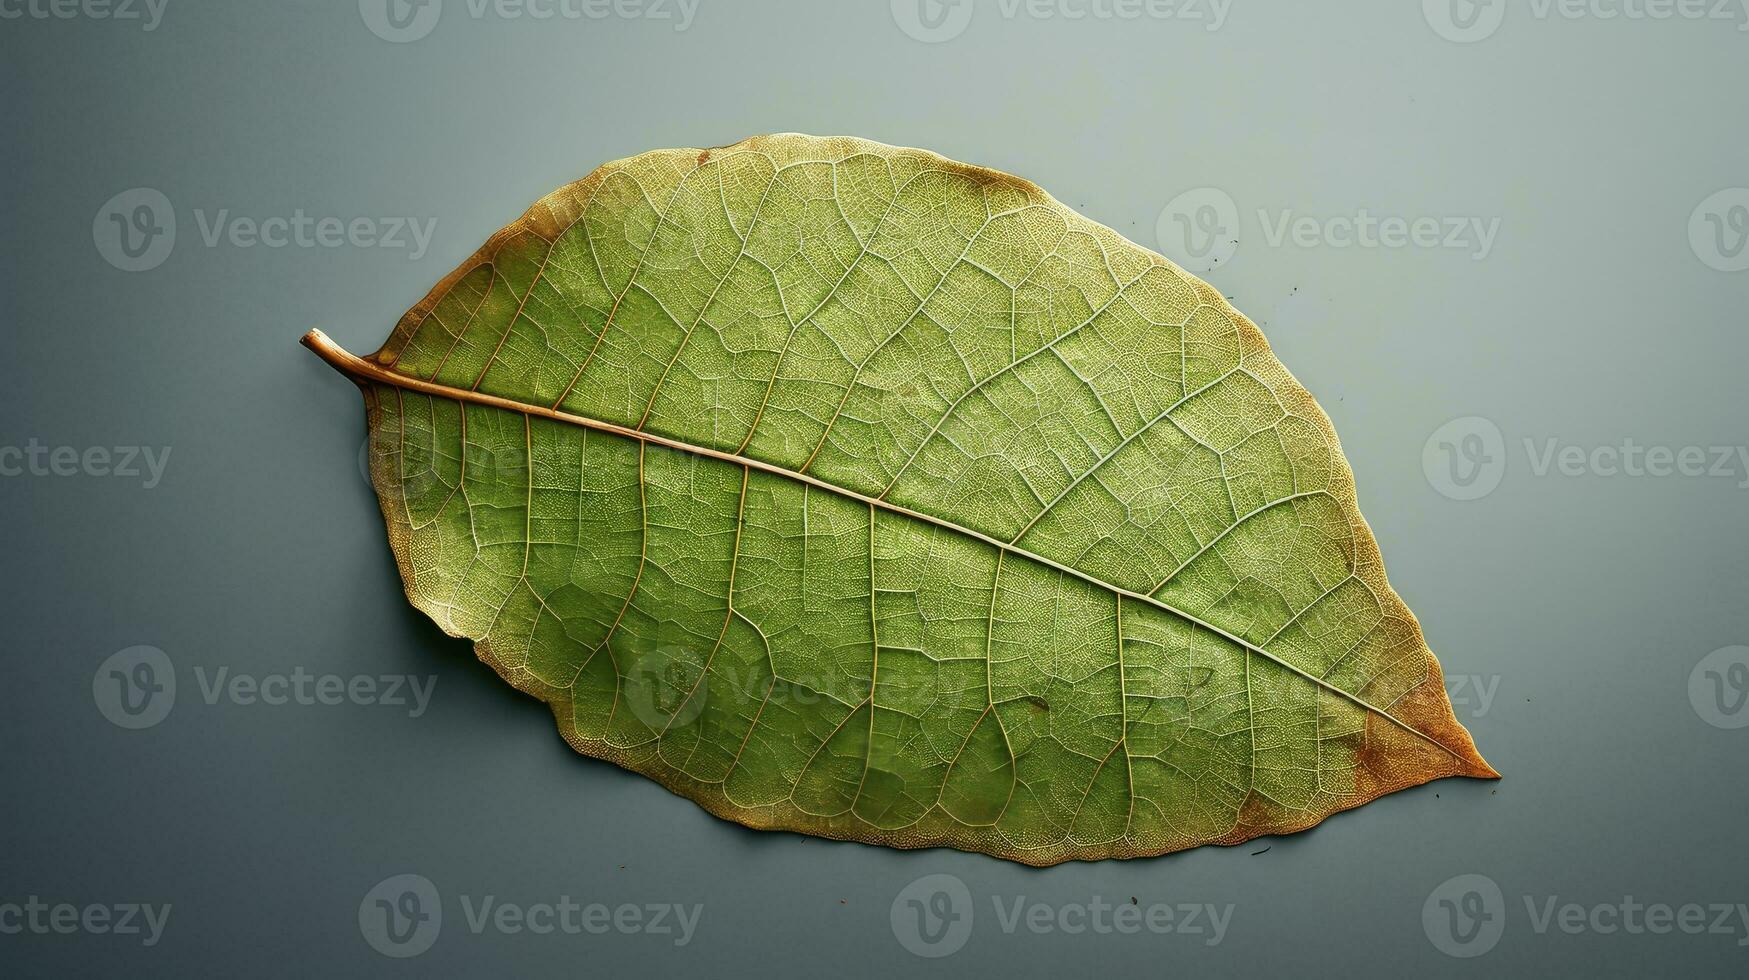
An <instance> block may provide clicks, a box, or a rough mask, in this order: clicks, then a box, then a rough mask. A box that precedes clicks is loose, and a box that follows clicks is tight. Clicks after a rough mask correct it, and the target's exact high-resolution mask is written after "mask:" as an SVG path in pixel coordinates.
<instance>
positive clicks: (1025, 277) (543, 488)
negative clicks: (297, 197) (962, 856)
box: [306, 135, 1495, 864]
mask: <svg viewBox="0 0 1749 980" xmlns="http://www.w3.org/2000/svg"><path fill="white" fill-rule="evenodd" d="M306 343H308V344H309V345H310V346H312V347H313V348H315V349H316V350H317V352H318V353H320V354H321V355H322V356H323V357H324V358H326V359H327V360H329V361H330V362H331V363H333V364H334V365H335V366H336V367H339V368H340V369H342V370H343V371H345V372H346V373H347V374H348V375H350V376H351V377H352V378H353V379H354V380H355V381H357V382H358V384H359V385H360V387H362V388H363V390H364V393H365V401H366V404H367V408H368V414H369V421H370V433H371V476H372V480H373V482H374V483H375V486H376V489H377V494H378V497H379V499H380V502H381V504H382V510H383V516H384V518H385V520H386V522H387V526H388V531H389V541H390V543H391V545H392V546H393V549H394V553H395V557H396V559H397V561H398V562H399V564H400V568H401V575H402V578H403V580H404V583H405V586H406V591H407V596H408V598H409V599H410V600H411V601H412V603H413V604H414V605H415V606H416V607H418V608H419V609H421V610H423V611H424V612H425V613H426V614H427V615H429V616H431V618H432V619H433V620H435V621H436V622H437V624H438V625H439V626H441V627H442V628H443V629H444V630H445V631H446V632H448V633H450V634H453V635H455V636H465V637H467V638H469V639H471V640H473V641H474V642H475V644H476V650H477V651H478V654H479V656H480V658H481V659H482V660H484V661H485V662H486V663H488V664H490V665H491V666H492V667H494V668H495V669H496V670H497V671H498V672H499V673H500V674H501V675H502V676H503V677H504V678H505V679H506V680H508V681H510V682H511V683H512V684H514V685H515V686H517V687H518V688H520V689H522V690H524V691H527V692H529V693H531V694H533V695H535V696H536V697H539V698H541V699H543V700H545V701H546V702H548V703H549V704H550V705H551V706H552V709H553V713H554V715H555V716H556V717H557V719H558V724H559V730H560V732H561V733H562V734H563V735H564V737H565V739H566V740H567V741H568V742H570V744H571V745H572V746H573V747H575V748H576V749H577V751H579V752H582V753H584V754H586V755H590V756H595V757H597V758H601V759H608V760H611V761H613V762H616V763H618V764H620V765H622V766H625V767H627V768H629V769H632V770H635V771H637V772H641V773H643V774H645V775H647V776H649V777H650V778H652V779H655V780H656V781H658V782H660V783H661V784H662V785H664V786H667V787H668V788H670V789H672V790H673V791H674V792H676V793H679V794H681V795H683V796H686V797H689V798H691V799H693V800H694V801H696V802H697V803H698V804H699V805H701V806H703V807H704V808H705V809H707V810H709V811H710V812H711V813H714V814H717V815H718V816H721V817H725V818H727V819H731V820H735V821H738V822H740V823H743V824H746V825H748V826H752V827H760V828H768V829H781V830H795V831H801V832H804V833H810V834H817V835H820V836H825V837H835V838H844V839H850V840H859V841H866V842H870V843H879V844H887V845H892V846H897V847H924V846H933V845H948V846H952V847H959V848H965V849H968V850H977V851H983V852H986V853H989V854H994V855H997V856H999V857H1004V858H1009V859H1013V860H1017V861H1024V862H1027V863H1030V864H1051V863H1055V862H1058V861H1063V860H1068V859H1095V858H1106V857H1132V856H1137V855H1150V854H1160V853H1164V852H1167V851H1174V850H1179V849H1182V848H1187V847H1193V846H1196V845H1199V844H1206V843H1224V844H1232V843H1237V842H1240V841H1244V840H1248V839H1250V838H1252V837H1255V836H1257V835H1259V834H1270V833H1286V832H1290V831H1295V830H1299V829H1302V828H1305V827H1309V826H1311V825H1313V824H1315V823H1317V822H1319V821H1320V820H1322V819H1323V818H1324V817H1325V816H1327V815H1329V814H1331V813H1333V812H1336V811H1338V810H1343V809H1346V808H1349V807H1354V806H1358V805H1360V804H1362V803H1365V802H1367V801H1369V800H1372V799H1374V798H1376V797H1378V796H1380V795H1382V794H1384V793H1389V792H1392V791H1395V790H1398V789H1402V788H1405V787H1408V786H1413V785H1417V784H1420V783H1423V782H1426V781H1427V780H1430V779H1435V778H1438V777H1441V776H1453V775H1466V776H1478V777H1492V776H1494V775H1495V773H1494V771H1493V770H1492V769H1491V768H1489V767H1488V764H1487V763H1486V762H1484V761H1483V760H1482V758H1481V757H1480V756H1479V755H1478V754H1477V753H1476V750H1475V748H1474V747H1473V745H1472V744H1471V742H1470V738H1469V734H1468V733H1467V732H1466V731H1464V729H1463V727H1462V726H1461V725H1459V724H1458V723H1457V721H1456V720H1455V719H1454V718H1453V716H1452V712H1451V707H1450V704H1449V703H1448V701H1447V699H1446V695H1445V691H1444V688H1443V684H1442V681H1441V675H1440V669H1439V665H1438V663H1437V662H1436V661H1435V660H1434V658H1433V655H1432V654H1431V653H1430V652H1429V651H1428V649H1427V647H1426V645H1425V643H1424V641H1423V640H1422V636H1421V631H1420V628H1419V626H1418V625H1417V624H1416V621H1415V619H1414V617H1413V616H1412V615H1411V614H1410V613H1409V610H1408V609H1407V608H1405V607H1404V605H1403V603H1402V601H1401V600H1400V599H1399V598H1398V597H1397V595H1396V593H1395V592H1393V591H1392V590H1391V588H1390V586H1389V585H1388V584H1387V583H1386V581H1385V575H1384V570H1383V567H1382V566H1381V564H1380V560H1379V554H1378V549H1377V546H1376V545H1375V544H1374V541H1373V538H1372V535H1371V534H1370V533H1369V531H1368V530H1367V527H1366V524H1365V522H1364V521H1363V520H1362V519H1361V516H1360V513H1359V511H1358V509H1357V508H1356V505H1355V494H1354V484H1353V480H1352V477H1351V474H1350V471H1349V468H1348V465H1347V463H1346V461H1345V460H1344V459H1343V457H1342V454H1341V452H1340V450H1339V448H1338V445H1337V442H1336V434H1335V432H1334V431H1333V430H1332V429H1331V427H1330V423H1329V420H1328V419H1327V418H1326V417H1325V416H1324V414H1323V412H1322V411H1320V410H1319V408H1318V406H1317V404H1316V403H1315V402H1314V401H1313V400H1312V397H1311V396H1310V395H1309V394H1308V393H1307V392H1306V391H1305V389H1303V388H1301V387H1300V385H1299V384H1298V383H1297V382H1295V380H1294V379H1293V377H1292V376H1291V375H1289V374H1288V372H1287V371H1286V369H1285V368H1283V367H1282V366H1281V364H1280V363H1279V362H1278V361H1277V360H1276V359H1275V357H1274V356H1273V355H1272V354H1271V353H1270V351H1269V348H1268V346H1267V345H1266V343H1265V342H1264V340H1263V337H1262V335H1261V334H1259V333H1258V332H1257V329H1256V328H1255V327H1254V326H1253V325H1252V324H1251V322H1250V321H1249V320H1247V319H1245V317H1244V316H1242V315H1241V314H1239V313H1238V312H1237V311H1236V310H1234V309H1233V308H1232V307H1230V306H1229V305H1228V304H1227V303H1226V301H1225V300H1223V299H1222V297H1221V296H1220V295H1219V294H1218V293H1217V292H1215V291H1214V290H1213V289H1211V288H1210V287H1209V286H1207V285H1206V284H1204V283H1203V282H1201V281H1199V280H1198V279H1196V278H1194V277H1193V276H1190V275H1189V274H1187V273H1185V272H1183V271H1181V270H1179V269H1177V268H1176V267H1174V266H1173V265H1172V264H1171V263H1169V262H1167V261H1166V260H1164V259H1162V258H1160V257H1159V256H1157V255H1155V254H1153V253H1152V252H1149V251H1147V250H1145V249H1143V248H1140V247H1138V246H1136V245H1134V244H1132V243H1130V242H1128V241H1125V240H1124V239H1123V238H1121V237H1120V236H1118V235H1117V233H1115V232H1113V231H1111V230H1110V229H1108V228H1104V227H1102V226H1100V225H1097V224H1094V223H1093V222H1091V221H1088V220H1087V219H1085V218H1082V217H1080V216H1079V215H1077V214H1075V213H1074V212H1072V211H1070V210H1069V209H1068V208H1066V207H1064V206H1063V205H1061V204H1059V203H1058V202H1057V201H1055V200H1054V199H1052V198H1051V197H1050V196H1048V195H1047V194H1045V193H1044V192H1043V191H1042V190H1040V189H1038V188H1037V187H1035V186H1033V185H1032V184H1030V183H1028V182H1026V181H1023V180H1020V179H1019V178H1016V177H1011V176H1008V175H1006V174H1002V173H998V172H995V171H991V170H986V169H983V168H979V167H972V166H967V165H965V164H960V163H955V162H953V161H949V160H945V159H943V158H941V157H939V156H936V155H934V154H931V153H926V152H922V151H918V150H907V149H897V148H893V147H889V146H883V145H880V144H876V143H870V142H866V141H862V140H854V139H818V138H814V137H808V136H798V135H781V136H769V137H760V138H756V139H752V140H748V141H746V142H744V143H740V144H737V145H735V146H731V147H727V148H721V149H714V150H696V149H686V150H663V151H657V152H653V153H646V154H644V155H642V156H638V157H634V158H631V159H629V160H623V161H620V162H617V163H610V164H608V165H606V166H604V167H602V168H600V169H599V170H597V171H595V172H594V173H592V174H590V175H589V176H588V177H586V178H584V179H583V180H581V181H578V182H577V183H574V184H571V185H570V186H567V187H565V188H563V189H561V190H559V191H558V192H556V193H554V194H552V195H551V196H549V197H547V198H545V199H544V200H542V201H540V202H539V203H537V204H536V205H535V206H534V207H533V208H531V209H530V210H529V211H528V213H527V214H525V215H524V216H523V217H522V218H521V219H520V220H518V221H517V222H515V223H514V224H512V225H510V226H509V227H507V228H505V229H503V230H502V231H500V232H499V233H498V234H496V235H494V236H493V237H492V239H491V240H490V241H489V242H487V244H486V246H485V247H484V248H482V249H481V250H480V251H479V252H478V253H477V254H475V255H474V256H473V257H472V258H470V259H469V260H468V261H467V262H465V263H463V264H462V266H461V267H460V268H458V269H456V270H455V272H453V273H452V274H451V275H450V276H449V277H448V278H446V279H444V281H443V282H442V283H440V284H439V285H438V286H437V287H436V288H435V289H434V290H433V291H432V292H431V294H430V295H428V296H427V297H426V298H425V299H424V300H423V301H421V302H420V303H419V304H418V305H417V306H415V307H413V309H412V310H411V311H409V312H408V313H407V315H406V316H405V317H404V318H402V320H401V322H400V324H399V325H398V326H397V327H396V328H395V330H394V333H393V334H392V335H391V336H390V338H389V340H388V342H387V343H386V344H385V345H384V346H383V348H382V349H381V350H379V351H378V352H377V353H376V354H374V355H373V356H371V357H370V358H368V359H361V358H356V357H353V356H352V355H349V354H346V353H345V352H344V351H340V350H339V349H338V348H336V347H334V346H333V345H332V344H331V343H330V342H328V341H327V339H326V338H325V337H322V336H321V335H320V334H319V333H314V332H313V333H312V334H311V336H310V337H308V338H306Z"/></svg>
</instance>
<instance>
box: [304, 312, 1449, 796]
mask: <svg viewBox="0 0 1749 980" xmlns="http://www.w3.org/2000/svg"><path fill="white" fill-rule="evenodd" d="M302 342H303V344H304V346H305V347H308V348H310V349H311V350H312V351H314V352H315V353H316V355H317V356H318V357H320V358H322V360H324V361H326V362H328V364H329V365H330V366H331V367H333V368H334V369H335V370H337V371H339V372H340V373H342V374H344V375H346V376H347V377H349V378H351V379H352V380H353V381H354V382H355V383H358V384H360V386H363V385H364V383H366V382H374V383H378V384H385V385H390V386H393V387H397V388H405V389H407V390H409V391H418V392H422V393H424V394H427V395H433V396H436V397H439V398H445V399H449V400H451V401H456V402H473V403H474V404H477V405H485V406H488V407H491V408H497V409H501V410H504V411H508V412H516V413H518V414H521V415H525V416H529V415H538V416H541V417H542V418H548V419H552V420H554V421H557V422H564V423H567V424H570V425H576V426H581V427H583V428H586V429H593V430H595V431H597V432H604V433H608V434H610V435H616V436H621V437H623V438H626V439H632V440H635V441H637V442H640V443H645V444H650V445H657V446H663V447H665V448H668V449H673V450H676V451H678V452H683V453H688V454H691V455H695V456H703V457H707V458H710V459H716V460H721V461H723V462H726V463H732V464H734V465H737V466H742V467H745V468H747V469H756V470H759V471H761V472H764V473H770V474H772V475H774V476H780V477H784V478H786V479H790V480H795V481H797V482H799V483H804V484H807V485H809V486H813V487H818V488H819V489H821V490H824V491H826V492H828V493H834V494H838V495H840V496H842V497H846V498H848V499H851V500H854V501H857V502H858V503H862V504H866V505H868V506H869V507H872V508H876V509H879V510H884V511H887V512H888V513H893V514H899V515H903V516H905V517H909V518H912V519H914V520H919V521H923V522H925V523H927V524H931V525H934V526H936V527H940V528H943V529H945V530H949V531H953V532H955V533H957V534H963V535H965V536H966V537H969V538H972V539H974V540H976V541H979V542H982V543H984V544H987V545H989V546H990V547H992V548H995V549H997V551H998V552H999V553H1004V554H1013V555H1015V556H1017V557H1021V558H1025V559H1027V560H1029V561H1035V562H1038V563H1039V564H1041V565H1044V566H1046V567H1047V568H1052V569H1055V570H1057V571H1059V572H1061V573H1063V574H1065V575H1069V576H1072V577H1074V578H1077V579H1080V580H1081V581H1083V582H1086V583H1088V584H1089V585H1093V586H1095V587H1097V588H1100V589H1104V590H1105V591H1107V592H1110V593H1112V594H1113V595H1117V596H1122V597H1123V598H1126V599H1130V600H1133V601H1135V602H1140V603H1143V604H1146V605H1149V606H1153V607H1154V608H1156V609H1159V610H1161V611H1163V612H1166V613H1169V614H1170V615H1173V616H1176V617H1178V618H1179V619H1181V620H1184V621H1185V622H1188V623H1191V624H1193V625H1195V626H1198V627H1200V628H1202V629H1205V630H1208V631H1209V632H1211V633H1214V634H1215V635H1216V636H1219V637H1221V638H1222V639H1225V640H1227V641H1228V642H1230V643H1233V644H1236V645H1238V646H1239V647H1241V648H1242V649H1245V650H1249V651H1251V652H1253V653H1256V654H1258V655H1259V656H1262V657H1264V658H1265V659H1267V660H1269V661H1270V662H1272V663H1274V664H1276V665H1277V666H1279V667H1281V668H1282V669H1284V670H1286V671H1288V672H1289V673H1291V674H1294V675H1295V676H1297V677H1299V678H1301V679H1302V680H1305V681H1308V682H1310V683H1312V684H1313V685H1315V686H1317V687H1321V688H1323V689H1325V690H1327V691H1329V692H1331V693H1332V694H1335V695H1337V696H1339V697H1341V698H1344V699H1345V700H1348V701H1350V702H1352V703H1353V704H1355V705H1356V706H1358V707H1360V708H1363V709H1365V710H1367V711H1370V712H1372V713H1374V714H1376V715H1378V716H1380V717H1382V718H1384V719H1386V720H1387V721H1390V722H1391V723H1393V724H1395V725H1396V726H1397V727H1399V728H1401V729H1403V730H1404V731H1406V732H1409V733H1411V734H1413V735H1415V736H1417V737H1418V738H1420V739H1422V740H1423V741H1425V742H1427V743H1428V744H1430V745H1433V746H1435V747H1437V748H1438V749H1440V750H1441V751H1443V752H1445V753H1446V754H1448V755H1450V756H1452V757H1453V758H1456V759H1458V760H1460V761H1462V759H1463V756H1462V755H1461V754H1459V753H1458V752H1457V751H1456V750H1454V749H1452V748H1451V747H1449V746H1447V745H1446V744H1445V743H1444V742H1441V741H1439V740H1438V739H1436V738H1434V737H1433V736H1432V735H1429V734H1428V733H1427V732H1424V731H1422V730H1421V729H1419V728H1416V727H1415V726H1414V725H1411V724H1409V723H1408V722H1406V721H1404V720H1403V719H1401V718H1398V717H1397V716H1396V715H1394V714H1392V713H1391V712H1390V711H1389V710H1387V709H1385V708H1381V707H1379V706H1377V705H1375V704H1372V703H1371V702H1369V701H1367V700H1366V699H1365V698H1363V697H1361V696H1360V695H1359V694H1356V693H1354V692H1351V691H1346V690H1343V689H1342V688H1340V687H1337V686H1336V685H1334V684H1332V683H1330V682H1329V681H1327V680H1324V679H1323V678H1321V677H1317V676H1314V675H1313V674H1311V673H1308V672H1307V671H1305V670H1303V669H1301V668H1300V667H1297V666H1295V665H1293V664H1292V663H1289V662H1288V661H1286V660H1284V659H1283V658H1281V657H1279V656H1277V655H1276V654H1274V653H1271V652H1270V651H1268V650H1266V649H1264V648H1263V647H1261V646H1259V645H1257V644H1255V643H1252V642H1250V641H1249V640H1246V639H1244V638H1243V637H1240V636H1238V635H1236V634H1234V633H1232V632H1230V631H1228V630H1226V629H1223V628H1221V627H1219V626H1216V625H1215V624H1213V623H1210V622H1208V621H1207V620H1205V619H1203V618H1201V617H1200V616H1196V615H1194V614H1192V613H1188V612H1185V611H1184V610H1182V609H1179V608H1177V607H1176V606H1173V605H1171V604H1170V603H1167V602H1163V601H1161V600H1160V599H1157V598H1155V597H1154V596H1151V595H1147V594H1144V593H1141V592H1135V591H1132V590H1130V589H1126V588H1123V587H1122V586H1119V585H1115V584H1113V583H1111V582H1107V581H1105V580H1104V579H1101V578H1099V577H1098V576H1095V575H1092V574H1090V573H1088V572H1084V571H1082V570H1080V569H1077V568H1074V567H1072V566H1070V565H1065V564H1063V563H1062V562H1059V561H1056V560H1055V559H1052V558H1047V557H1045V556H1043V555H1040V554H1037V553H1035V552H1032V551H1028V550H1027V549H1025V548H1021V547H1019V546H1018V545H1016V544H1013V543H1011V542H1007V541H1003V540H1001V539H1000V538H995V537H992V536H990V535H988V534H984V533H983V532H981V531H976V530H973V529H972V528H968V527H965V526H963V525H961V524H957V523H955V522H953V521H951V520H948V519H946V518H943V517H937V516H935V515H933V514H928V513H924V512H923V511H918V510H912V509H911V508H909V507H905V506H902V505H900V504H895V503H892V502H890V501H887V500H883V499H881V498H879V497H872V496H869V495H867V494H863V493H858V492H857V491H855V490H851V489H848V488H846V487H841V486H838V485H837V484H835V483H831V482H829V481H826V480H822V479H820V478H819V477H816V476H812V475H809V474H807V473H802V472H798V471H796V470H792V469H789V468H787V467H783V466H778V465H777V464H775V463H768V462H766V461H764V460H760V459H754V458H752V457H750V456H744V455H740V454H738V453H731V452H724V451H723V450H720V449H712V448H710V447H708V446H700V445H696V444H693V443H689V442H685V441H683V440H680V439H673V438H669V437H667V436H661V435H656V434H655V433H651V432H643V431H640V430H638V429H633V428H629V427H627V426H623V425H618V424H615V423H613V422H604V421H601V420H600V419H592V418H589V417H587V416H583V415H574V414H572V413H570V412H561V411H559V410H558V409H555V408H548V407H546V406H542V405H529V404H525V403H523V402H519V401H516V400H514V399H510V398H504V397H501V396H498V395H492V394H487V393H485V392H481V391H474V390H470V389H466V388H454V387H451V386H449V385H443V384H438V383H436V382H433V381H426V380H424V379H422V378H415V377H410V376H408V375H404V374H400V373H398V372H396V371H392V370H390V369H388V368H385V367H383V366H382V365H379V364H376V363H373V362H371V361H367V360H365V359H364V358H361V357H358V356H357V355H355V354H353V353H351V352H349V351H347V350H346V349H344V348H342V347H340V346H339V345H338V344H336V343H334V341H333V340H332V339H331V338H329V337H328V335H327V334H325V333H323V332H322V331H320V330H311V331H310V332H309V333H307V334H305V335H304V337H303V341H302ZM1423 683H1425V681H1423Z"/></svg>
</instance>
